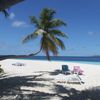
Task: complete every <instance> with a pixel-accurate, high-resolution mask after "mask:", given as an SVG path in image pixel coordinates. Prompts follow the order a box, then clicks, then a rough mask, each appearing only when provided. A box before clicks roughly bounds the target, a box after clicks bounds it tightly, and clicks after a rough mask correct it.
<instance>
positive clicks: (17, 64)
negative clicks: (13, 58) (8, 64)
mask: <svg viewBox="0 0 100 100" xmlns="http://www.w3.org/2000/svg"><path fill="white" fill-rule="evenodd" d="M12 65H14V66H24V65H25V64H23V63H19V62H17V63H13V64H12Z"/></svg>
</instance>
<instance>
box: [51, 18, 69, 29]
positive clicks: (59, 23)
mask: <svg viewBox="0 0 100 100" xmlns="http://www.w3.org/2000/svg"><path fill="white" fill-rule="evenodd" d="M50 24H51V25H50V27H51V28H55V27H60V26H66V25H67V24H66V23H65V22H63V21H62V20H60V19H53V20H52V21H51V23H50Z"/></svg>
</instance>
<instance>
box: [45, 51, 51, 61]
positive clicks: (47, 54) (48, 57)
mask: <svg viewBox="0 0 100 100" xmlns="http://www.w3.org/2000/svg"><path fill="white" fill-rule="evenodd" d="M46 56H47V59H48V60H49V61H50V60H51V59H50V56H49V51H48V50H46Z"/></svg>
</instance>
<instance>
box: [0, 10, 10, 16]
mask: <svg viewBox="0 0 100 100" xmlns="http://www.w3.org/2000/svg"><path fill="white" fill-rule="evenodd" d="M1 12H2V13H3V14H4V15H5V17H8V16H9V14H8V12H7V11H6V10H2V11H1Z"/></svg>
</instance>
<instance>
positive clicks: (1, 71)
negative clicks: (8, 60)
mask: <svg viewBox="0 0 100 100" xmlns="http://www.w3.org/2000/svg"><path fill="white" fill-rule="evenodd" d="M3 72H4V70H3V69H2V68H1V65H0V73H3Z"/></svg>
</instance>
